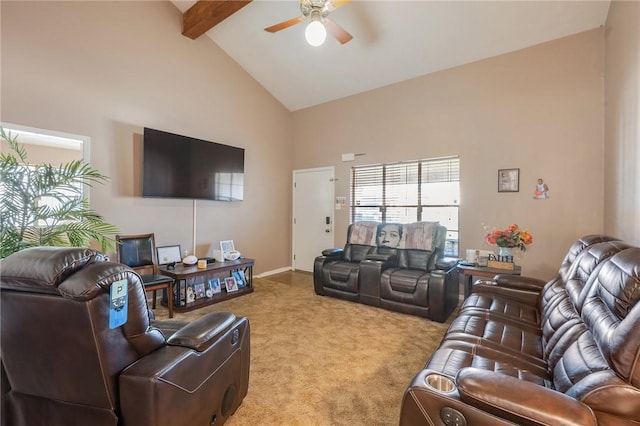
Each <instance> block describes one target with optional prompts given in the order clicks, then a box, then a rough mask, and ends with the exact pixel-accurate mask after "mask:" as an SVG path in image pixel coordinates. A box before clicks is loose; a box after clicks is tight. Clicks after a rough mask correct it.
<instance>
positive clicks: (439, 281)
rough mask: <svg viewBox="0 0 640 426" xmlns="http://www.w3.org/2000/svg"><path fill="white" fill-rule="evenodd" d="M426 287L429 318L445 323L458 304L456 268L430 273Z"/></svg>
mask: <svg viewBox="0 0 640 426" xmlns="http://www.w3.org/2000/svg"><path fill="white" fill-rule="evenodd" d="M428 286H429V287H428V304H429V317H430V318H431V319H432V320H434V321H438V322H445V321H446V320H447V318H448V317H449V315H450V314H451V312H452V311H453V310H454V308H455V307H456V306H457V304H458V294H459V290H458V273H457V270H456V268H451V269H449V270H448V271H443V270H438V269H436V270H434V271H431V273H430V276H429V284H428Z"/></svg>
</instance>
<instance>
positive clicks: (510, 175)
mask: <svg viewBox="0 0 640 426" xmlns="http://www.w3.org/2000/svg"><path fill="white" fill-rule="evenodd" d="M518 191H520V169H499V170H498V192H518Z"/></svg>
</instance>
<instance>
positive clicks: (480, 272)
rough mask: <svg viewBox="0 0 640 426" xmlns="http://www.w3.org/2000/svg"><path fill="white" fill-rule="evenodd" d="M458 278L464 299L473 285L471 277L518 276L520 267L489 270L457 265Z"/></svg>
mask: <svg viewBox="0 0 640 426" xmlns="http://www.w3.org/2000/svg"><path fill="white" fill-rule="evenodd" d="M457 268H458V276H459V280H460V283H461V284H462V285H463V286H464V298H465V299H466V298H467V297H469V293H471V286H472V285H473V277H474V276H477V277H485V278H493V277H494V276H496V275H498V274H508V275H520V273H521V272H522V267H521V266H518V265H516V266H515V268H514V269H499V268H489V267H488V266H471V265H463V264H460V263H459V264H458V265H457Z"/></svg>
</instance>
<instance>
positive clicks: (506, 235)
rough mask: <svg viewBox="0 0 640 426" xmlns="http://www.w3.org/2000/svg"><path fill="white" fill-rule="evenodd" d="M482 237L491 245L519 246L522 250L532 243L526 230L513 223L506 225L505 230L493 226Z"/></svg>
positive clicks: (530, 236) (531, 237) (531, 238)
mask: <svg viewBox="0 0 640 426" xmlns="http://www.w3.org/2000/svg"><path fill="white" fill-rule="evenodd" d="M484 239H485V240H486V241H487V243H489V244H491V245H493V246H498V247H509V248H519V249H520V250H522V251H525V250H526V249H527V246H528V245H529V244H531V243H533V236H532V235H531V234H530V233H529V232H528V231H524V230H522V229H520V228H519V227H518V225H516V224H515V223H514V224H511V225H509V226H507V229H505V230H500V229H495V228H494V229H493V230H492V231H491V232H488V233H487V234H486V235H485V236H484Z"/></svg>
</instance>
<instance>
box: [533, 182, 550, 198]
mask: <svg viewBox="0 0 640 426" xmlns="http://www.w3.org/2000/svg"><path fill="white" fill-rule="evenodd" d="M533 198H535V199H536V200H544V199H547V198H549V186H548V185H547V184H546V183H544V180H543V179H542V178H539V179H538V182H537V183H536V192H535V193H534V195H533Z"/></svg>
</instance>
